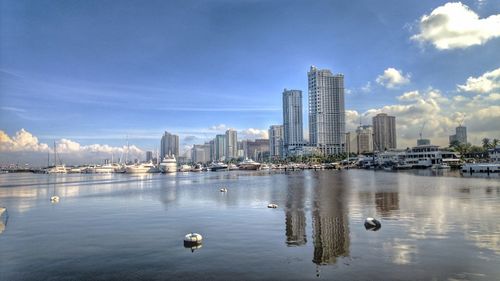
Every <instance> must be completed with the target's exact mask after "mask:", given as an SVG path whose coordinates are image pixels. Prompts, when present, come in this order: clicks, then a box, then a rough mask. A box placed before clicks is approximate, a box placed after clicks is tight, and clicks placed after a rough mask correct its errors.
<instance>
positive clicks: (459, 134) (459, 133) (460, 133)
mask: <svg viewBox="0 0 500 281" xmlns="http://www.w3.org/2000/svg"><path fill="white" fill-rule="evenodd" d="M454 141H458V142H459V143H460V144H466V143H467V127H465V126H462V125H460V126H458V127H456V128H455V134H454V135H451V136H450V144H451V143H452V142H454Z"/></svg>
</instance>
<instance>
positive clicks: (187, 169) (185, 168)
mask: <svg viewBox="0 0 500 281" xmlns="http://www.w3.org/2000/svg"><path fill="white" fill-rule="evenodd" d="M191 169H192V167H191V166H189V165H186V164H184V165H181V167H180V168H179V172H190V171H191Z"/></svg>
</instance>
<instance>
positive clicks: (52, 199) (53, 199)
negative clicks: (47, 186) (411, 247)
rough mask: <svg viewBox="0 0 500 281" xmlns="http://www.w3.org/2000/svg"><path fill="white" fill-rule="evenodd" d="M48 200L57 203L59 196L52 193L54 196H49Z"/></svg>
mask: <svg viewBox="0 0 500 281" xmlns="http://www.w3.org/2000/svg"><path fill="white" fill-rule="evenodd" d="M50 202H52V203H58V202H59V196H57V195H54V196H52V197H50Z"/></svg>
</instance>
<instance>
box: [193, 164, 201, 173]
mask: <svg viewBox="0 0 500 281" xmlns="http://www.w3.org/2000/svg"><path fill="white" fill-rule="evenodd" d="M202 171H203V166H202V165H201V164H196V165H194V167H193V168H191V172H202Z"/></svg>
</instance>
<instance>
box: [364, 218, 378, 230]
mask: <svg viewBox="0 0 500 281" xmlns="http://www.w3.org/2000/svg"><path fill="white" fill-rule="evenodd" d="M380 227H382V224H381V223H380V222H379V221H378V220H376V219H374V218H366V220H365V228H366V229H367V230H375V231H376V230H379V229H380Z"/></svg>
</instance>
